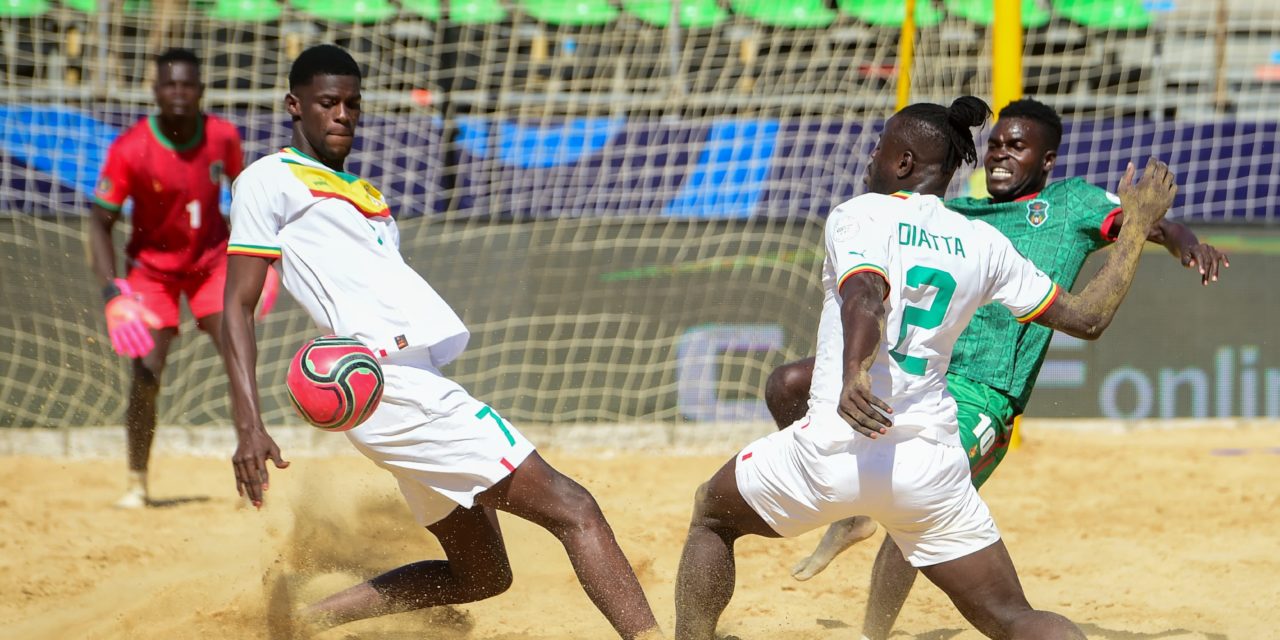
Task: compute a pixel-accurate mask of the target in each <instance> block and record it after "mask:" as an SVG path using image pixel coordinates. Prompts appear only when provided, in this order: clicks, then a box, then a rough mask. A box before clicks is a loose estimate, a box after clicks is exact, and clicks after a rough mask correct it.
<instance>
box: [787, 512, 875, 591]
mask: <svg viewBox="0 0 1280 640" xmlns="http://www.w3.org/2000/svg"><path fill="white" fill-rule="evenodd" d="M875 532H876V521H875V520H872V519H871V518H868V517H867V516H854V517H852V518H848V519H845V520H840V521H839V522H833V523H831V526H829V527H827V532H826V533H825V534H823V536H822V542H819V543H818V548H817V549H814V550H813V553H811V554H809V557H807V558H805V559H804V560H801V561H800V562H797V563H796V566H794V567H792V568H791V577H792V578H795V579H796V580H800V581H802V582H803V581H805V580H808V579H809V578H812V577H814V576H816V575H818V574H819V573H822V570H823V569H826V568H827V565H829V564H831V561H832V560H835V559H836V556H838V555H840V554H841V553H844V550H845V549H848V548H849V547H852V546H853V545H855V544H858V543H859V542H862V541H863V540H866V539H867V538H870V537H871V536H872V535H874V534H875Z"/></svg>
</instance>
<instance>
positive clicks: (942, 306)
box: [889, 266, 956, 376]
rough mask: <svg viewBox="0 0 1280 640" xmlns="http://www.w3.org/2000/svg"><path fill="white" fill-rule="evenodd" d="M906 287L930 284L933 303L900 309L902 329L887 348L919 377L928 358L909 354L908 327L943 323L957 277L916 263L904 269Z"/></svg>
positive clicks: (903, 368) (931, 326) (897, 360)
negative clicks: (924, 306)
mask: <svg viewBox="0 0 1280 640" xmlns="http://www.w3.org/2000/svg"><path fill="white" fill-rule="evenodd" d="M907 286H908V287H912V288H919V287H926V286H927V287H933V288H934V290H935V291H936V293H934V294H933V304H931V305H929V308H928V309H925V308H923V307H912V306H907V307H906V308H905V309H903V310H902V330H901V331H900V332H898V344H896V345H894V347H893V348H892V349H890V350H889V356H890V357H892V358H893V359H894V361H895V362H897V363H898V366H899V367H901V368H902V370H903V371H906V372H907V373H910V374H913V375H917V376H922V375H924V371H925V367H926V366H927V365H928V361H926V360H925V359H924V358H918V357H916V356H909V355H907V354H906V353H903V351H905V350H906V349H905V346H904V344H903V343H905V342H906V341H907V328H908V327H910V326H912V325H914V326H917V327H920V328H921V329H936V328H938V325H941V324H942V319H943V318H945V317H946V315H947V308H948V307H950V306H951V296H953V295H955V292H956V279H955V278H954V277H952V275H951V274H949V273H947V272H946V271H940V270H938V269H934V268H932V267H922V266H915V267H911V268H910V269H908V270H907Z"/></svg>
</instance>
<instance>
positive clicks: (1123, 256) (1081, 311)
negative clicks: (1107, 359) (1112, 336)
mask: <svg viewBox="0 0 1280 640" xmlns="http://www.w3.org/2000/svg"><path fill="white" fill-rule="evenodd" d="M1133 175H1134V168H1133V165H1132V164H1130V165H1129V169H1128V170H1127V171H1125V174H1124V177H1123V178H1122V179H1121V180H1120V189H1119V194H1120V204H1121V206H1122V207H1124V210H1125V211H1126V212H1128V224H1126V225H1124V226H1123V227H1122V228H1121V229H1120V236H1119V237H1118V238H1117V239H1116V242H1115V244H1114V246H1112V248H1111V254H1110V255H1109V256H1107V261H1106V263H1105V264H1103V266H1102V270H1100V271H1099V272H1098V274H1097V275H1095V276H1094V277H1093V279H1092V280H1090V281H1089V284H1088V285H1086V286H1085V288H1084V291H1081V292H1080V295H1078V296H1076V295H1072V294H1070V293H1065V292H1064V293H1062V294H1061V295H1059V296H1058V299H1057V300H1056V301H1054V303H1053V304H1052V305H1050V306H1049V308H1048V309H1046V310H1045V311H1044V313H1042V314H1041V315H1040V316H1039V317H1037V318H1036V319H1035V321H1036V322H1038V323H1040V324H1042V325H1045V326H1047V327H1049V328H1050V329H1056V330H1058V331H1062V332H1063V333H1066V334H1069V335H1072V336H1075V337H1077V338H1084V339H1085V340H1096V339H1098V337H1099V336H1101V335H1102V332H1103V331H1105V330H1106V328H1107V327H1108V326H1109V325H1110V324H1111V320H1112V318H1114V317H1115V313H1116V310H1117V309H1119V308H1120V302H1121V301H1123V300H1124V296H1125V294H1127V293H1128V292H1129V286H1130V285H1131V284H1133V275H1134V273H1135V272H1136V271H1137V268H1138V258H1139V257H1140V256H1141V255H1142V245H1143V243H1144V242H1145V241H1146V240H1147V238H1148V236H1150V235H1151V232H1152V229H1153V228H1154V227H1155V226H1156V223H1158V222H1159V221H1160V220H1161V218H1163V217H1164V214H1165V213H1166V212H1168V210H1169V206H1170V205H1171V204H1173V198H1174V196H1175V195H1177V193H1178V186H1177V185H1176V184H1175V183H1174V176H1173V173H1172V172H1170V171H1169V167H1168V165H1166V164H1165V163H1163V162H1160V161H1158V160H1156V159H1155V158H1152V159H1151V160H1150V161H1148V162H1147V167H1146V169H1145V170H1144V171H1143V172H1142V178H1141V179H1140V180H1139V181H1138V183H1137V184H1136V185H1135V184H1134V182H1133Z"/></svg>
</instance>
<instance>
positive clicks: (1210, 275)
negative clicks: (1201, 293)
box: [1112, 211, 1231, 285]
mask: <svg viewBox="0 0 1280 640" xmlns="http://www.w3.org/2000/svg"><path fill="white" fill-rule="evenodd" d="M1112 228H1113V229H1119V230H1120V231H1123V230H1124V211H1121V212H1120V213H1118V214H1116V217H1115V220H1114V222H1112ZM1147 240H1148V241H1149V242H1154V243H1156V244H1158V245H1162V246H1164V248H1165V249H1168V250H1169V255H1172V256H1173V257H1175V258H1177V259H1178V261H1179V262H1181V263H1182V266H1184V267H1187V268H1188V269H1198V270H1199V272H1200V283H1201V284H1204V285H1208V284H1209V283H1210V282H1216V281H1217V280H1218V273H1219V272H1220V271H1221V270H1222V268H1223V267H1230V266H1231V261H1230V260H1229V259H1227V254H1225V253H1223V252H1221V251H1219V250H1218V248H1217V247H1215V246H1213V245H1211V244H1205V243H1203V242H1200V239H1199V238H1197V237H1196V234H1195V232H1194V231H1192V230H1191V228H1190V227H1188V226H1187V225H1184V224H1181V223H1178V222H1174V221H1172V220H1161V221H1160V222H1159V223H1157V224H1156V226H1155V227H1153V228H1152V229H1151V231H1150V233H1148V234H1147Z"/></svg>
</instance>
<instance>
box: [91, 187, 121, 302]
mask: <svg viewBox="0 0 1280 640" xmlns="http://www.w3.org/2000/svg"><path fill="white" fill-rule="evenodd" d="M119 219H120V213H119V212H118V211H112V210H110V209H107V208H106V207H103V206H102V205H100V204H98V203H96V202H95V203H94V204H93V205H92V206H91V207H90V208H89V266H90V267H91V268H92V269H93V275H94V276H95V277H96V278H97V279H98V286H99V287H101V288H102V289H103V291H104V297H105V292H106V291H107V287H108V286H114V285H113V284H112V283H113V282H114V281H115V279H116V248H115V245H113V244H112V243H111V231H112V229H114V228H115V226H116V221H117V220H119Z"/></svg>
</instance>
